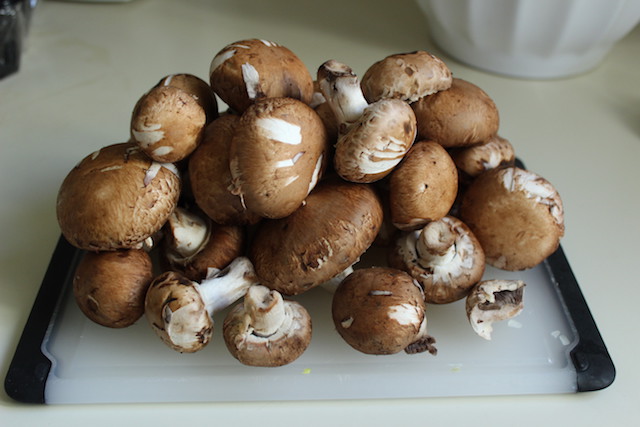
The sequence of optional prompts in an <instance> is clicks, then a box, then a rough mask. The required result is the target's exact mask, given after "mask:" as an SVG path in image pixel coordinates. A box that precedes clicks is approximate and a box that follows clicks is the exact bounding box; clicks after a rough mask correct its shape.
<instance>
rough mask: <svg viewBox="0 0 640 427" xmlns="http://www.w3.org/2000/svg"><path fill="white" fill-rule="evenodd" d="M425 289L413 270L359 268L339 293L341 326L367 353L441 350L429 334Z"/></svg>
mask: <svg viewBox="0 0 640 427" xmlns="http://www.w3.org/2000/svg"><path fill="white" fill-rule="evenodd" d="M425 308H426V306H425V302H424V297H423V295H422V289H421V288H420V286H419V285H418V284H417V283H415V281H414V280H413V279H412V278H411V276H409V275H408V274H407V273H405V272H404V271H401V270H397V269H393V268H388V267H370V268H363V269H356V270H354V272H353V273H351V274H350V275H349V276H347V277H346V278H345V279H344V280H343V281H342V282H341V283H340V285H339V286H338V289H336V292H335V293H334V294H333V299H332V303H331V315H332V319H333V323H334V325H335V328H336V331H337V332H338V333H339V334H340V336H341V337H342V338H343V339H344V341H345V342H346V343H347V344H349V345H350V346H351V347H353V348H354V349H356V350H358V351H360V352H362V353H365V354H375V355H383V354H395V353H399V352H401V351H403V350H404V351H405V352H407V353H410V354H413V353H421V352H424V351H429V352H430V353H432V354H435V353H436V349H435V347H434V345H433V344H434V342H435V340H434V339H433V338H432V337H431V336H429V335H428V334H427V318H426V315H425Z"/></svg>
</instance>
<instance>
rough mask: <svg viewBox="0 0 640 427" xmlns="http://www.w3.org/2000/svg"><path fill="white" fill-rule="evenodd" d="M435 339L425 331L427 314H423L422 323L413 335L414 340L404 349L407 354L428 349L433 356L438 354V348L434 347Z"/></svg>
mask: <svg viewBox="0 0 640 427" xmlns="http://www.w3.org/2000/svg"><path fill="white" fill-rule="evenodd" d="M435 343H436V340H435V338H433V337H432V336H431V335H429V334H428V333H427V316H424V318H423V319H422V323H421V324H420V330H419V331H418V334H417V335H416V337H415V341H413V342H412V343H411V344H409V345H408V346H407V348H405V349H404V351H405V353H407V354H417V353H424V352H425V351H428V352H429V353H430V354H433V355H434V356H435V355H436V354H438V349H437V348H436V347H435V345H434V344H435Z"/></svg>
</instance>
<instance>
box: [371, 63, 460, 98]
mask: <svg viewBox="0 0 640 427" xmlns="http://www.w3.org/2000/svg"><path fill="white" fill-rule="evenodd" d="M451 81H452V76H451V71H450V70H449V67H447V65H446V64H445V63H444V62H443V61H442V60H441V59H440V58H438V57H436V56H434V55H432V54H430V53H428V52H425V51H416V52H410V53H398V54H394V55H390V56H387V57H386V58H384V59H382V60H380V61H378V62H376V63H374V64H373V65H372V66H371V67H369V69H367V71H366V72H365V73H364V76H362V79H361V86H362V91H363V93H364V96H365V97H366V98H367V101H369V102H375V101H377V100H379V99H382V98H397V99H401V100H403V101H406V102H409V103H411V102H415V101H417V100H418V99H420V98H422V97H424V96H427V95H431V94H433V93H436V92H438V91H441V90H446V89H449V87H451Z"/></svg>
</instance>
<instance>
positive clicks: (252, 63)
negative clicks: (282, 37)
mask: <svg viewBox="0 0 640 427" xmlns="http://www.w3.org/2000/svg"><path fill="white" fill-rule="evenodd" d="M209 78H210V83H211V87H212V88H213V91H214V92H215V93H216V94H217V95H218V96H219V97H220V99H222V100H223V101H224V102H225V103H227V105H228V106H229V107H230V108H231V109H232V110H234V111H235V112H237V113H242V112H243V111H244V110H246V109H247V108H248V107H249V106H250V105H251V104H253V103H254V102H255V101H256V100H258V99H260V98H265V97H288V98H295V99H298V100H301V101H302V102H304V103H306V104H309V103H311V101H312V97H313V78H312V77H311V74H310V73H309V70H308V69H307V68H306V66H305V65H304V63H303V62H302V61H301V60H300V58H298V57H297V56H296V55H295V54H294V53H293V52H292V51H291V50H289V49H287V48H286V47H284V46H281V45H279V44H277V43H274V42H272V41H268V40H258V39H249V40H241V41H237V42H235V43H231V44H229V45H227V46H225V47H224V48H223V49H221V50H220V51H219V52H218V53H217V54H216V56H215V57H214V58H213V60H212V61H211V66H210V68H209Z"/></svg>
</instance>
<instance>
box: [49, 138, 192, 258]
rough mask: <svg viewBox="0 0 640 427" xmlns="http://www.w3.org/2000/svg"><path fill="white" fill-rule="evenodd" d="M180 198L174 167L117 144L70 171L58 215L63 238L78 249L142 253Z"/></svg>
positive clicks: (62, 192) (61, 189)
mask: <svg viewBox="0 0 640 427" xmlns="http://www.w3.org/2000/svg"><path fill="white" fill-rule="evenodd" d="M179 195H180V178H179V176H178V171H177V169H176V168H175V166H174V165H173V164H171V163H158V162H155V161H153V160H151V159H150V158H149V157H147V156H146V155H145V154H144V153H142V152H141V151H140V149H139V148H138V147H137V146H136V145H135V144H133V143H120V144H113V145H110V146H107V147H104V148H102V149H100V150H98V151H96V152H94V153H92V154H90V155H88V156H87V157H85V158H84V159H83V160H82V161H81V162H80V163H79V164H78V165H77V166H76V167H74V168H73V169H72V170H71V171H70V172H69V174H68V175H67V176H66V177H65V179H64V181H63V182H62V184H61V186H60V189H59V191H58V197H57V204H56V214H57V218H58V224H59V225H60V229H61V231H62V234H63V235H64V237H65V238H66V239H67V240H68V241H69V243H71V244H72V245H74V246H76V247H78V248H80V249H87V250H91V251H96V250H114V249H121V248H139V247H141V246H142V244H143V242H144V240H145V239H147V238H149V237H150V236H151V235H153V234H154V233H156V232H157V231H158V230H160V229H161V228H162V226H163V225H164V223H165V222H166V220H167V218H168V217H169V215H170V214H171V212H172V211H173V209H174V208H175V206H176V203H177V201H178V197H179Z"/></svg>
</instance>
